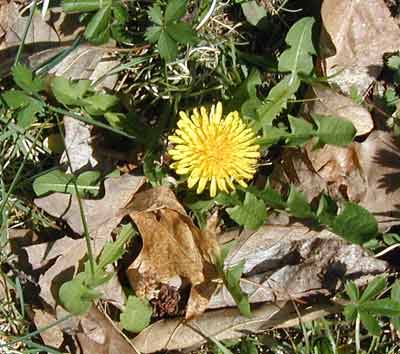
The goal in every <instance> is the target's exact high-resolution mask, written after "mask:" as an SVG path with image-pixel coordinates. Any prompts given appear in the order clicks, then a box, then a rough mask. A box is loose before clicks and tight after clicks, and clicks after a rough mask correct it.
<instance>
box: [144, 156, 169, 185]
mask: <svg viewBox="0 0 400 354" xmlns="http://www.w3.org/2000/svg"><path fill="white" fill-rule="evenodd" d="M157 160H159V156H158V155H157V154H155V153H154V152H152V151H148V152H147V153H146V155H145V157H144V161H143V172H144V175H145V176H146V177H147V178H148V180H149V182H150V183H151V185H152V186H153V187H157V186H161V185H162V182H163V179H164V178H165V177H166V176H167V173H166V171H165V170H164V169H163V168H162V166H161V165H160V164H159V163H157Z"/></svg>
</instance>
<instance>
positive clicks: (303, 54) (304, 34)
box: [278, 17, 316, 77]
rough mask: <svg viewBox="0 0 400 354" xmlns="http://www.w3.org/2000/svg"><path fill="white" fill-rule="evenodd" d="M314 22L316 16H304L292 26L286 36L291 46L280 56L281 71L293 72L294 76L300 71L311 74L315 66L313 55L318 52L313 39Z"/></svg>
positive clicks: (279, 65) (279, 66)
mask: <svg viewBox="0 0 400 354" xmlns="http://www.w3.org/2000/svg"><path fill="white" fill-rule="evenodd" d="M314 23H315V20H314V18H312V17H304V18H302V19H301V20H299V21H297V22H296V23H295V24H294V25H293V26H292V27H291V28H290V30H289V32H288V34H287V36H286V43H287V44H288V45H289V46H290V48H288V49H286V50H285V51H284V52H283V53H282V54H281V56H280V57H279V63H278V70H279V71H281V72H291V73H292V77H294V76H297V74H298V73H302V74H306V75H309V74H311V71H312V70H313V67H314V65H313V58H312V55H313V54H316V51H315V48H314V45H313V41H312V31H313V26H314Z"/></svg>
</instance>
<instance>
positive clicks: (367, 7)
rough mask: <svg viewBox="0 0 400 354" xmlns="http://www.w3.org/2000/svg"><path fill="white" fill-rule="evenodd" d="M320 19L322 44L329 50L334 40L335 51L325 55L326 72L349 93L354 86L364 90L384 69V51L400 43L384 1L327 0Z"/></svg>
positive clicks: (395, 49)
mask: <svg viewBox="0 0 400 354" xmlns="http://www.w3.org/2000/svg"><path fill="white" fill-rule="evenodd" d="M321 19H322V25H323V31H322V32H321V41H320V46H321V47H322V48H323V49H324V48H325V52H326V51H327V50H326V49H327V48H331V47H332V44H333V45H334V47H335V52H336V53H335V54H334V55H333V56H330V57H328V58H326V69H327V73H326V74H327V76H329V77H331V78H330V80H331V81H332V82H335V83H336V84H337V85H338V86H339V87H340V88H341V90H342V91H344V92H346V93H349V92H350V88H351V87H352V86H355V87H356V88H357V89H358V90H359V91H360V92H365V91H366V90H367V88H368V87H369V85H370V84H371V83H372V81H373V80H375V79H376V78H377V77H378V76H379V74H380V72H381V70H382V65H383V59H382V55H383V54H384V53H387V52H394V51H397V50H398V49H399V47H400V29H399V27H398V26H397V24H396V22H395V20H394V19H393V18H392V17H391V16H390V12H389V9H388V8H387V6H386V4H385V1H384V0H369V1H353V0H324V1H323V3H322V7H321ZM331 52H332V50H331Z"/></svg>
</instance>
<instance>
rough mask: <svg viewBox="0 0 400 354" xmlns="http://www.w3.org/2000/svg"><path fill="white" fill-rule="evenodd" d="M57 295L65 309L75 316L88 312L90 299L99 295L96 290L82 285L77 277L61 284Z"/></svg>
mask: <svg viewBox="0 0 400 354" xmlns="http://www.w3.org/2000/svg"><path fill="white" fill-rule="evenodd" d="M58 295H59V298H60V301H61V304H62V305H63V306H64V307H65V309H66V310H67V311H68V312H70V313H72V314H74V315H77V316H78V315H83V314H85V313H86V312H88V311H89V310H90V307H91V306H92V301H93V300H95V299H98V298H99V297H100V296H101V294H100V293H99V292H97V291H96V290H94V289H90V288H88V287H87V286H86V285H84V284H83V282H82V280H81V279H79V277H75V278H74V279H72V280H70V281H68V282H65V283H64V284H62V285H61V287H60V290H59V293H58Z"/></svg>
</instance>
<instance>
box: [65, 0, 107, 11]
mask: <svg viewBox="0 0 400 354" xmlns="http://www.w3.org/2000/svg"><path fill="white" fill-rule="evenodd" d="M62 5H63V9H64V11H65V12H69V13H79V12H90V11H96V10H98V9H99V8H100V7H101V6H106V5H111V0H64V1H63V2H62Z"/></svg>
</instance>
